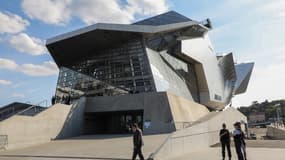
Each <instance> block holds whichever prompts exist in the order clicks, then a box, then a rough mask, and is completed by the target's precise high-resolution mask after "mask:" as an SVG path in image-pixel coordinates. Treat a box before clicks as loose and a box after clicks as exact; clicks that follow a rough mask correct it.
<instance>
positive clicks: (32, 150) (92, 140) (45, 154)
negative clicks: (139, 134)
mask: <svg viewBox="0 0 285 160" xmlns="http://www.w3.org/2000/svg"><path fill="white" fill-rule="evenodd" d="M167 136H168V134H157V135H146V136H144V137H143V138H144V143H145V146H144V147H143V153H144V155H145V158H147V157H148V156H149V155H150V153H152V152H153V151H154V150H155V149H156V148H158V147H159V146H160V145H161V144H162V143H163V141H165V139H166V138H167ZM132 151H133V145H132V135H90V136H89V135H88V136H80V137H74V138H71V139H65V140H56V141H52V142H49V143H46V144H41V145H38V146H34V147H29V148H25V149H20V150H11V151H4V152H0V159H5V160H9V159H11V160H13V159H16V158H21V160H26V159H27V160H28V159H29V160H30V159H33V160H45V159H46V158H48V159H51V160H53V159H64V160H65V159H112V160H113V159H114V160H120V159H121V160H127V159H131V156H132Z"/></svg>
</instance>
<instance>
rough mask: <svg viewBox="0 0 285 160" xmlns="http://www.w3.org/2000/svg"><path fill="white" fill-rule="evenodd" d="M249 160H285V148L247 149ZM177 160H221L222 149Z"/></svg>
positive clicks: (233, 158) (198, 152)
mask: <svg viewBox="0 0 285 160" xmlns="http://www.w3.org/2000/svg"><path fill="white" fill-rule="evenodd" d="M232 154H233V157H232V160H237V156H236V152H235V150H234V148H232ZM247 155H248V156H247V159H248V160H284V158H285V148H247ZM175 160H221V149H220V148H217V147H215V148H208V149H206V150H201V151H197V152H194V153H191V154H188V155H185V156H183V157H177V158H175Z"/></svg>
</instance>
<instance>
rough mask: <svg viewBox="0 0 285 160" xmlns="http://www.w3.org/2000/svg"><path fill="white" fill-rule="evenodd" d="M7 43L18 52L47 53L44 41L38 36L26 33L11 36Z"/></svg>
mask: <svg viewBox="0 0 285 160" xmlns="http://www.w3.org/2000/svg"><path fill="white" fill-rule="evenodd" d="M9 44H10V45H11V46H12V47H14V48H15V49H16V50H18V51H19V52H23V53H27V54H30V55H34V56H35V55H42V54H45V53H47V50H46V48H45V46H44V42H43V41H42V40H40V39H38V38H34V37H30V36H29V35H27V34H26V33H20V34H17V35H13V36H11V38H10V39H9Z"/></svg>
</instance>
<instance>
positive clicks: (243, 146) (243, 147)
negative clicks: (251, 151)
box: [238, 123, 247, 160]
mask: <svg viewBox="0 0 285 160" xmlns="http://www.w3.org/2000/svg"><path fill="white" fill-rule="evenodd" d="M238 129H239V130H240V132H241V137H240V138H241V149H242V153H243V158H244V160H247V158H246V143H245V140H244V139H245V135H244V133H243V131H242V129H241V124H240V123H238Z"/></svg>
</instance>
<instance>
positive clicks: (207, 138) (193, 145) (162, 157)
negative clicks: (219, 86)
mask: <svg viewBox="0 0 285 160" xmlns="http://www.w3.org/2000/svg"><path fill="white" fill-rule="evenodd" d="M241 120H242V121H245V122H246V117H245V116H244V115H243V114H241V113H240V112H239V111H237V110H236V109H234V108H229V109H227V110H225V111H221V112H219V113H209V114H208V115H207V116H205V117H203V118H201V119H200V120H198V121H197V122H196V123H195V124H193V125H192V126H191V127H188V128H185V129H183V130H179V131H176V132H174V133H172V134H171V135H170V136H169V137H168V139H167V140H166V141H165V143H164V144H163V145H161V147H160V148H159V149H158V150H157V151H156V152H155V153H153V154H152V158H154V159H155V160H167V159H172V158H175V157H178V156H182V155H184V154H187V153H191V152H194V151H197V150H201V149H205V147H210V146H211V145H214V144H216V143H219V135H218V134H219V130H220V128H221V124H222V123H226V124H227V125H228V128H229V129H230V130H233V127H232V124H233V123H234V122H236V121H241Z"/></svg>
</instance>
